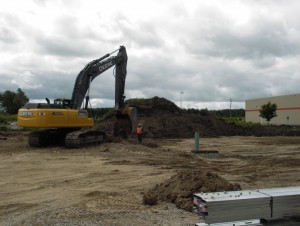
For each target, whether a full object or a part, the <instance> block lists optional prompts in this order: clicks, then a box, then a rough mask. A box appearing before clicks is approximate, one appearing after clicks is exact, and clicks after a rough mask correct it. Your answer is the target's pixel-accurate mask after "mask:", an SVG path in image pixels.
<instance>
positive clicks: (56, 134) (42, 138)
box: [28, 129, 67, 147]
mask: <svg viewBox="0 0 300 226" xmlns="http://www.w3.org/2000/svg"><path fill="white" fill-rule="evenodd" d="M66 133H67V131H64V130H57V129H46V130H40V131H35V132H31V133H30V134H29V137H28V144H29V145H30V146H31V147H47V146H54V145H63V143H64V139H65V136H66Z"/></svg>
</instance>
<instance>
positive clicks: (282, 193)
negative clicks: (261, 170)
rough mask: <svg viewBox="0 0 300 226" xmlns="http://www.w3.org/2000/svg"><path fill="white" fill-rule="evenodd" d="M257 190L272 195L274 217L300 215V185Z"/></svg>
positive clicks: (272, 216)
mask: <svg viewBox="0 0 300 226" xmlns="http://www.w3.org/2000/svg"><path fill="white" fill-rule="evenodd" d="M257 192H260V193H262V194H266V195H269V196H271V197H272V201H271V204H272V215H271V218H272V219H281V218H285V217H290V216H300V187H286V188H271V189H260V190H257ZM299 224H300V222H299Z"/></svg>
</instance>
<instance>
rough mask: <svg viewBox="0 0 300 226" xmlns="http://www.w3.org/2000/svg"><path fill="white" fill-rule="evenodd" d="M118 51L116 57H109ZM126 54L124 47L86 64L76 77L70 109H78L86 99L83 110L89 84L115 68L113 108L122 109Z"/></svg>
mask: <svg viewBox="0 0 300 226" xmlns="http://www.w3.org/2000/svg"><path fill="white" fill-rule="evenodd" d="M116 51H119V52H118V54H117V56H112V57H109V56H110V55H111V54H113V53H115V52H116ZM127 59H128V57H127V53H126V48H125V47H124V46H120V48H119V49H117V50H115V51H113V52H112V53H108V54H106V55H105V56H103V57H101V58H99V59H96V60H93V61H91V62H90V63H88V64H87V65H86V66H85V67H84V68H83V69H82V70H81V71H80V73H79V74H78V75H77V78H76V80H75V84H74V88H73V93H72V98H71V101H70V108H71V109H78V108H80V107H81V105H82V103H83V101H84V98H86V103H85V108H87V104H88V101H89V88H90V84H91V82H92V81H93V80H94V79H95V78H96V77H97V76H99V75H100V74H102V73H103V72H105V71H106V70H108V69H109V68H111V67H113V66H116V74H115V76H116V85H115V107H116V110H119V109H121V108H123V107H124V99H125V97H124V89H125V78H126V74H127V69H126V68H127Z"/></svg>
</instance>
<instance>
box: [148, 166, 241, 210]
mask: <svg viewBox="0 0 300 226" xmlns="http://www.w3.org/2000/svg"><path fill="white" fill-rule="evenodd" d="M236 190H241V186H240V185H239V184H231V183H229V182H228V181H227V180H225V179H224V178H222V177H220V176H218V175H217V174H214V173H211V172H203V171H182V172H178V173H177V174H176V175H174V176H172V177H171V178H170V179H169V180H167V181H165V182H163V183H161V184H157V185H156V186H155V187H154V188H152V189H150V190H149V191H147V192H146V193H144V194H143V203H144V204H145V205H155V204H157V202H159V201H168V202H172V203H175V204H176V206H177V207H179V208H182V209H185V210H187V211H192V200H191V197H192V195H193V193H195V192H218V191H236Z"/></svg>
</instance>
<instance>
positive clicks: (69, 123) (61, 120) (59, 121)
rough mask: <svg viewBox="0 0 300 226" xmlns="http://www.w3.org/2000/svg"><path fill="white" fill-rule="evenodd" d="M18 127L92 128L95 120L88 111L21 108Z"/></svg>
mask: <svg viewBox="0 0 300 226" xmlns="http://www.w3.org/2000/svg"><path fill="white" fill-rule="evenodd" d="M18 126H19V127H27V128H79V127H80V128H83V127H86V128H91V127H93V126H94V120H93V119H92V118H89V117H88V112H87V111H86V110H82V109H80V110H75V109H54V108H49V109H47V108H45V109H43V108H33V109H30V108H29V109H26V108H21V109H19V112H18Z"/></svg>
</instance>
